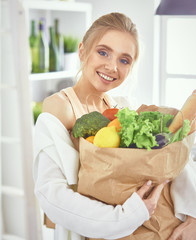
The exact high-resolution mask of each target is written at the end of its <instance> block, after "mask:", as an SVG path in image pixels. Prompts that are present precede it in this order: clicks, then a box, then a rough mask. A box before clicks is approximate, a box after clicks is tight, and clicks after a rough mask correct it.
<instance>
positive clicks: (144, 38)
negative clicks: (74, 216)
mask: <svg viewBox="0 0 196 240" xmlns="http://www.w3.org/2000/svg"><path fill="white" fill-rule="evenodd" d="M181 1H182V0H181ZM181 1H180V2H181ZM188 1H189V0H188ZM162 2H164V0H163V1H162ZM165 2H167V0H165ZM171 2H172V1H171ZM182 2H183V1H182ZM184 2H185V4H186V5H188V6H190V4H189V3H187V1H184ZM159 4H160V1H159V0H148V1H146V0H121V1H119V0H107V1H105V0H99V1H97V0H75V1H74V0H70V1H69V0H67V1H60V0H59V1H57V0H0V34H1V35H0V94H1V97H0V112H1V120H0V123H1V124H0V132H1V138H0V139H1V145H0V153H1V157H0V184H1V195H0V204H1V225H0V239H2V240H7V239H8V240H12V239H13V240H15V239H16V240H22V239H23V240H24V239H27V240H30V239H31V240H39V239H44V240H45V239H47V240H50V239H54V237H53V230H52V229H48V228H45V226H43V219H42V218H43V214H42V213H40V210H39V207H38V206H37V202H36V200H35V197H34V194H33V179H32V164H33V140H32V139H33V126H34V123H35V122H36V118H37V116H38V115H39V114H40V112H41V108H42V101H43V99H44V98H45V97H46V96H48V95H50V94H52V93H54V92H56V91H59V90H60V89H62V88H65V87H69V86H73V85H74V84H75V82H76V77H75V76H76V74H77V71H78V69H79V60H78V53H77V47H78V43H79V42H80V41H81V40H82V37H83V35H84V33H85V31H86V30H87V29H88V27H89V26H90V25H91V23H92V22H93V21H94V20H95V19H97V18H98V17H100V16H101V15H103V14H106V13H110V12H116V11H118V12H122V13H124V14H126V15H127V16H129V17H130V18H131V19H132V21H133V22H134V23H135V24H136V26H137V29H138V32H139V38H140V47H141V52H140V57H139V61H138V63H137V64H136V66H135V68H134V70H133V72H132V74H131V75H130V76H129V77H128V78H127V80H126V81H125V83H124V84H123V85H122V86H120V87H119V88H117V89H115V90H112V91H111V92H110V93H109V94H111V95H112V96H115V97H119V96H124V97H127V98H128V99H129V100H130V102H131V103H132V105H134V106H135V108H137V107H139V106H140V105H141V104H143V103H144V104H156V105H160V106H169V107H175V108H178V109H180V108H181V107H182V105H183V103H184V102H185V100H186V99H187V97H188V96H189V95H190V94H191V93H192V92H193V90H194V89H196V67H195V66H196V44H195V43H196V6H192V7H190V9H188V10H187V12H182V9H183V10H185V8H184V6H183V5H182V6H181V8H182V9H178V8H179V5H178V3H175V1H174V6H170V7H169V8H168V9H169V11H168V12H167V10H168V9H166V12H164V11H163V12H158V14H156V10H157V7H158V6H159ZM175 4H177V5H175ZM182 4H183V3H182ZM163 7H164V6H163ZM172 7H174V8H175V7H177V10H179V12H178V11H177V12H175V11H174V12H172V11H170V10H172ZM159 10H160V9H159ZM163 10H165V9H163ZM40 56H41V57H40ZM49 56H50V57H49ZM192 152H193V156H194V157H195V147H194V148H193V151H192Z"/></svg>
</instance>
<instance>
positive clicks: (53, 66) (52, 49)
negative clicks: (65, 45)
mask: <svg viewBox="0 0 196 240" xmlns="http://www.w3.org/2000/svg"><path fill="white" fill-rule="evenodd" d="M49 30H50V44H49V71H50V72H55V71H59V69H60V64H59V54H58V47H57V44H56V40H55V34H54V28H53V27H50V28H49Z"/></svg>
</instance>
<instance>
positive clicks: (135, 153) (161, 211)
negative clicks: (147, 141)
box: [78, 107, 195, 240]
mask: <svg viewBox="0 0 196 240" xmlns="http://www.w3.org/2000/svg"><path fill="white" fill-rule="evenodd" d="M156 108H157V107H156ZM157 110H159V111H162V112H168V113H171V112H173V113H174V114H176V110H175V109H169V108H161V109H160V108H157ZM142 111H143V110H142ZM147 111H148V110H147ZM150 111H152V110H150ZM194 138H195V134H191V135H189V136H188V137H186V138H184V139H183V140H182V141H179V142H175V143H172V144H169V145H167V146H166V147H164V148H162V149H153V150H151V151H147V150H145V149H131V148H99V147H96V146H94V145H93V144H91V143H89V142H88V141H86V140H85V139H83V138H81V139H80V146H79V147H80V162H81V167H80V170H79V175H78V177H79V180H78V192H79V193H81V194H83V195H86V196H88V197H91V198H95V199H98V200H100V201H103V202H105V203H108V204H112V205H117V204H123V203H124V202H125V201H126V199H127V198H129V197H130V196H131V194H132V193H133V192H134V191H137V190H138V188H140V187H141V186H142V185H143V184H144V183H145V182H146V181H147V180H149V179H151V180H152V181H153V183H154V184H155V185H156V184H158V183H161V182H163V181H164V180H166V179H169V180H173V179H174V178H176V177H177V176H178V175H179V173H180V172H181V171H182V170H183V168H184V166H185V164H186V163H187V162H188V159H189V154H190V151H191V148H192V145H193V143H194ZM179 224H180V221H179V220H178V219H177V218H175V216H174V208H173V203H172V199H171V196H170V184H168V185H166V187H165V188H164V190H163V192H162V194H161V197H160V199H159V202H158V206H157V208H156V211H155V213H154V215H153V216H152V217H151V218H150V220H149V221H146V222H145V223H144V224H143V225H142V226H141V227H140V228H138V229H137V230H136V231H135V232H134V233H133V234H132V235H131V236H129V237H126V238H122V239H124V240H125V239H131V240H141V239H145V240H167V238H168V237H169V236H170V235H171V233H172V231H173V230H174V228H176V227H177V226H178V225H179Z"/></svg>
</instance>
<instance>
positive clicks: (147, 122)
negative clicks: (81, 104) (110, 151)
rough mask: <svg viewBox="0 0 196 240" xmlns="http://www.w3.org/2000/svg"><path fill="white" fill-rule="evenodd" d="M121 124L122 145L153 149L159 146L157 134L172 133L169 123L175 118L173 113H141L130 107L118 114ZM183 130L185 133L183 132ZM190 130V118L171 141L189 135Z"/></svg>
mask: <svg viewBox="0 0 196 240" xmlns="http://www.w3.org/2000/svg"><path fill="white" fill-rule="evenodd" d="M116 116H117V118H118V120H119V122H120V124H121V130H120V132H119V135H120V139H121V142H120V147H130V146H133V145H134V146H136V147H137V148H146V149H147V150H151V149H152V148H153V147H158V146H159V144H158V143H157V141H156V135H157V134H161V133H163V134H164V135H166V134H168V135H171V133H170V131H169V129H168V125H169V123H171V121H172V120H173V117H174V116H173V115H171V114H163V113H160V112H158V111H156V112H152V111H147V112H141V113H140V115H139V114H138V113H137V112H136V111H134V110H130V109H129V108H124V109H121V110H119V111H118V113H117V114H116ZM182 131H183V133H182ZM189 131H190V124H189V121H188V120H185V121H184V126H183V130H182V128H181V129H179V130H178V131H177V132H176V133H175V134H174V135H172V137H171V138H170V139H171V140H170V142H169V143H172V142H176V141H180V140H181V139H182V137H185V136H187V134H188V132H189Z"/></svg>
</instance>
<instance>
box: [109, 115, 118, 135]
mask: <svg viewBox="0 0 196 240" xmlns="http://www.w3.org/2000/svg"><path fill="white" fill-rule="evenodd" d="M112 126H115V127H116V130H117V132H119V131H120V129H121V125H120V122H119V120H118V118H115V119H114V120H112V121H111V122H109V123H108V125H107V127H112Z"/></svg>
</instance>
